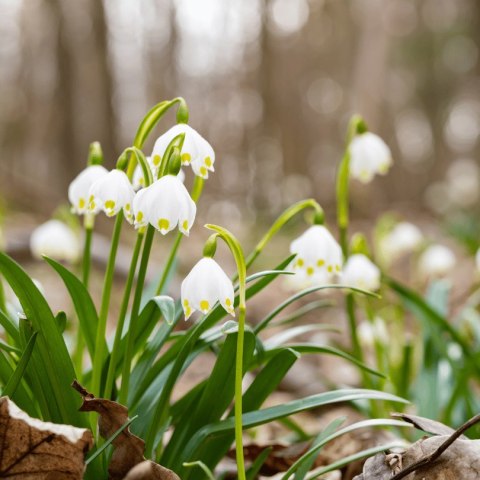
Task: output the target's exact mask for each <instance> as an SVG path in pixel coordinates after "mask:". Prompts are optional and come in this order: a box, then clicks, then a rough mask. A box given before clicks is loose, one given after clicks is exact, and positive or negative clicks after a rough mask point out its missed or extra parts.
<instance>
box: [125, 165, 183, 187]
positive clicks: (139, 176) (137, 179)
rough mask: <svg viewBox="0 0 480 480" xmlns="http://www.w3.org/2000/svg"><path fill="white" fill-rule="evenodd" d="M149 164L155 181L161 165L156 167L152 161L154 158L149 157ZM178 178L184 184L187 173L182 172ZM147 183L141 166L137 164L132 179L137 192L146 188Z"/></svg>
mask: <svg viewBox="0 0 480 480" xmlns="http://www.w3.org/2000/svg"><path fill="white" fill-rule="evenodd" d="M147 163H148V166H149V167H150V171H151V172H152V176H153V180H154V181H155V180H156V179H157V176H158V167H159V166H160V165H155V164H154V163H153V161H152V157H147ZM177 176H178V178H179V180H180V181H181V182H182V183H183V182H184V181H185V173H184V171H183V170H180V171H179V172H178V175H177ZM145 183H146V182H145V176H144V175H143V170H142V167H141V166H140V165H139V164H137V166H136V167H135V170H134V172H133V179H132V184H133V189H134V190H135V191H138V190H140V189H141V188H144V187H145Z"/></svg>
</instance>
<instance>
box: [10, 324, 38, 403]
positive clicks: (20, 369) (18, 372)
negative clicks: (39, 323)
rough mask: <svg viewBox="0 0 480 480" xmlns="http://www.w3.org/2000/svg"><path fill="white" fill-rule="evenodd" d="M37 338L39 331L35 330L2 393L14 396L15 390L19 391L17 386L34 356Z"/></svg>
mask: <svg viewBox="0 0 480 480" xmlns="http://www.w3.org/2000/svg"><path fill="white" fill-rule="evenodd" d="M36 340H37V332H35V333H34V334H33V335H32V336H31V337H30V340H29V341H28V344H27V347H26V348H25V350H24V352H23V355H22V357H21V358H20V361H19V362H18V364H17V368H15V371H14V372H13V374H12V376H11V377H10V379H9V380H8V382H7V384H6V385H5V388H4V389H3V391H2V395H6V396H7V397H10V398H12V397H13V395H14V394H15V392H16V391H17V387H18V385H19V384H20V382H21V380H22V378H23V375H24V374H25V369H26V368H27V365H28V362H29V361H30V358H31V356H32V352H33V347H34V346H35V341H36Z"/></svg>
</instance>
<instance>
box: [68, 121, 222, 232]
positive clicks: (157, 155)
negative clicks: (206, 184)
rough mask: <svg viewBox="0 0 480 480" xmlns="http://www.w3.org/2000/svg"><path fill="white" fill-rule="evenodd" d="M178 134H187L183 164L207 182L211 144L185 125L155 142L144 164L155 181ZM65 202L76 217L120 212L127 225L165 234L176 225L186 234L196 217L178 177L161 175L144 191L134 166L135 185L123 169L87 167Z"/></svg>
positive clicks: (210, 160)
mask: <svg viewBox="0 0 480 480" xmlns="http://www.w3.org/2000/svg"><path fill="white" fill-rule="evenodd" d="M180 133H184V134H185V141H184V146H183V154H182V165H191V167H192V169H193V171H194V172H195V174H196V175H198V176H200V177H202V178H208V172H209V171H213V164H214V162H215V153H214V151H213V149H212V147H211V146H210V144H209V143H208V142H207V141H206V140H205V139H204V138H203V137H201V136H200V135H199V134H198V133H197V132H196V131H195V130H194V129H193V128H191V127H189V126H188V125H186V124H178V125H176V126H175V127H173V128H171V129H170V130H169V131H168V132H166V133H165V134H164V135H162V136H161V137H160V138H159V139H158V140H157V141H156V142H155V146H154V147H153V152H152V155H151V156H150V157H149V162H148V163H149V166H150V168H151V171H152V175H153V178H157V176H158V168H159V166H160V162H161V159H162V157H163V155H164V154H165V151H166V149H167V147H168V145H169V143H170V142H171V141H172V140H173V139H174V138H175V137H176V136H177V135H179V134H180ZM136 190H137V191H136ZM68 198H69V200H70V202H71V204H72V208H73V210H74V211H75V212H76V213H78V214H79V215H82V214H88V213H91V214H97V213H99V212H100V211H103V212H105V214H106V215H107V216H109V217H112V216H114V215H117V214H118V213H119V212H120V211H121V210H123V214H124V215H125V218H126V219H127V221H128V222H130V223H133V224H134V225H135V228H142V227H145V226H147V225H148V224H150V225H152V226H153V227H154V228H156V229H157V230H158V231H159V232H160V233H162V234H163V235H165V234H166V233H168V232H170V231H171V230H173V229H174V228H176V227H177V225H178V229H179V230H180V231H181V232H182V233H183V234H184V235H188V234H189V232H190V228H191V227H192V225H193V222H194V220H195V214H196V205H195V202H194V201H193V200H192V199H191V197H190V194H189V193H188V190H187V189H186V188H185V186H184V185H183V182H182V178H181V176H176V175H164V176H162V177H161V178H159V179H157V180H155V181H154V182H153V183H152V184H151V185H149V186H147V187H145V179H144V178H143V176H142V170H141V168H140V166H138V165H137V169H136V170H135V173H134V179H133V183H132V182H130V180H129V178H128V177H127V175H126V174H125V172H123V171H122V170H112V171H110V172H108V171H107V170H106V169H105V168H104V167H102V166H101V165H91V166H89V167H87V168H86V169H85V170H84V171H82V172H81V173H80V174H79V175H78V176H77V177H76V178H75V180H73V182H72V183H71V184H70V187H69V190H68Z"/></svg>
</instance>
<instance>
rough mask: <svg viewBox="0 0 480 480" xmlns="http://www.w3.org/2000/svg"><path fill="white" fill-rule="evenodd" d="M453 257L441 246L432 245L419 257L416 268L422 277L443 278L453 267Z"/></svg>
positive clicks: (452, 254)
mask: <svg viewBox="0 0 480 480" xmlns="http://www.w3.org/2000/svg"><path fill="white" fill-rule="evenodd" d="M455 262H456V259H455V255H454V253H453V252H452V251H451V250H450V249H449V248H448V247H445V246H443V245H432V246H430V247H428V248H427V249H426V250H425V251H424V252H423V253H422V255H421V256H420V258H419V261H418V267H419V270H420V273H421V275H422V276H423V277H426V278H429V277H443V276H445V275H447V274H448V273H449V272H450V271H451V270H452V269H453V267H454V266H455Z"/></svg>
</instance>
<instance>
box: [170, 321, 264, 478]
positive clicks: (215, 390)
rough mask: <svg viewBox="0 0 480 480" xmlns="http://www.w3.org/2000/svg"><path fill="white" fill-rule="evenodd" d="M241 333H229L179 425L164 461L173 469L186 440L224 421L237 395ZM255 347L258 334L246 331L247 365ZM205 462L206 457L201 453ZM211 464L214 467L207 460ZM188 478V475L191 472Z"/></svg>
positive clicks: (178, 462) (178, 463)
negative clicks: (199, 395) (202, 386)
mask: <svg viewBox="0 0 480 480" xmlns="http://www.w3.org/2000/svg"><path fill="white" fill-rule="evenodd" d="M236 347H237V333H232V334H229V335H227V338H226V340H225V343H224V344H223V345H222V348H221V349H220V352H219V354H218V357H217V359H216V361H215V365H214V367H213V370H212V373H211V374H210V376H209V378H208V380H207V383H206V385H205V387H204V388H203V390H202V395H201V397H200V398H199V399H198V402H197V403H196V405H195V406H194V407H193V408H192V409H191V410H190V411H189V412H188V414H187V415H186V417H184V418H183V419H182V420H183V421H182V422H181V423H180V424H178V425H176V428H175V431H174V433H173V435H172V438H171V439H170V441H169V442H168V445H167V447H166V449H165V452H164V454H163V455H162V464H163V465H164V466H170V467H169V468H172V469H173V470H175V471H177V470H176V469H177V468H179V467H180V466H181V465H182V463H183V462H182V460H181V451H182V447H183V445H184V444H185V443H186V441H187V440H188V439H189V438H191V436H192V435H193V434H194V433H195V432H196V431H198V430H199V429H200V428H201V427H203V426H204V425H206V424H208V423H212V422H215V421H217V420H220V418H221V417H222V415H223V414H224V412H225V410H226V409H227V408H228V406H229V405H230V404H231V402H232V399H233V394H234V389H235V386H234V380H235V355H236V351H237V348H236ZM254 348H255V335H254V334H253V333H252V332H251V331H248V330H246V331H245V343H244V350H243V355H244V365H248V364H249V363H250V360H251V358H252V356H253V350H254ZM198 458H202V460H203V461H205V459H204V457H203V456H199V457H198ZM207 465H208V466H211V465H209V464H208V463H207ZM189 473H190V472H188V473H187V475H186V476H185V479H186V478H188V474H189Z"/></svg>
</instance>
